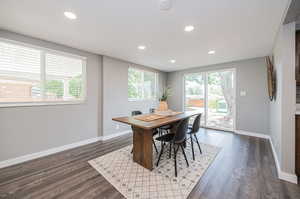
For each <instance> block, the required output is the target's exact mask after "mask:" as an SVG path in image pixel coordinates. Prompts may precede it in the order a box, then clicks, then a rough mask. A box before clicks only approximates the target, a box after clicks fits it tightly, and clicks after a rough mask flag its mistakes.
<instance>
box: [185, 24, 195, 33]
mask: <svg viewBox="0 0 300 199" xmlns="http://www.w3.org/2000/svg"><path fill="white" fill-rule="evenodd" d="M194 29H195V27H194V26H191V25H188V26H186V27H184V31H185V32H191V31H193V30H194Z"/></svg>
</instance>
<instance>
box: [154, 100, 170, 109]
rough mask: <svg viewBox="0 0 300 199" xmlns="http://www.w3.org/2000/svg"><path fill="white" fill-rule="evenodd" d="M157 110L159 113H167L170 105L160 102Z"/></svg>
mask: <svg viewBox="0 0 300 199" xmlns="http://www.w3.org/2000/svg"><path fill="white" fill-rule="evenodd" d="M157 110H158V111H167V110H169V108H168V103H167V102H166V101H160V102H159V105H158V109H157Z"/></svg>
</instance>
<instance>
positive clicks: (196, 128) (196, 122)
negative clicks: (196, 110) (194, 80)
mask: <svg viewBox="0 0 300 199" xmlns="http://www.w3.org/2000/svg"><path fill="white" fill-rule="evenodd" d="M200 121H201V114H199V115H197V116H196V118H195V120H194V123H193V126H191V127H189V128H188V134H189V135H190V141H191V146H192V154H193V160H195V153H194V141H196V143H197V145H198V148H199V151H200V154H202V150H201V147H200V143H199V141H198V138H197V133H198V131H199V129H200ZM193 136H194V138H193Z"/></svg>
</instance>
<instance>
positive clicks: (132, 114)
mask: <svg viewBox="0 0 300 199" xmlns="http://www.w3.org/2000/svg"><path fill="white" fill-rule="evenodd" d="M142 114H143V113H142V111H132V112H131V116H136V115H142ZM131 129H132V127H131ZM132 131H133V129H132ZM157 133H158V132H157V131H155V132H153V136H155V135H156V134H157ZM152 143H153V146H154V148H155V151H156V153H158V150H157V147H156V144H155V141H154V139H153V138H152ZM131 153H133V149H131Z"/></svg>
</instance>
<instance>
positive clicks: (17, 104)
mask: <svg viewBox="0 0 300 199" xmlns="http://www.w3.org/2000/svg"><path fill="white" fill-rule="evenodd" d="M0 42H3V43H8V44H13V45H18V46H23V47H26V48H32V49H34V50H39V51H40V52H41V53H40V55H41V59H40V76H41V79H40V82H41V85H42V88H41V89H42V90H44V87H45V83H46V54H47V53H49V54H53V55H58V56H64V57H69V58H76V59H80V60H81V61H82V97H81V98H80V99H78V100H57V101H51V100H46V99H44V100H43V98H44V91H43V92H42V93H41V95H42V101H40V102H36V101H35V102H34V101H33V102H0V108H5V107H26V106H49V105H68V104H84V103H86V98H87V71H86V70H87V69H86V66H87V58H86V57H83V56H80V55H76V54H71V53H67V52H64V51H60V50H54V49H50V48H45V47H41V46H37V45H32V44H28V43H25V42H20V41H15V40H11V39H6V38H2V37H0Z"/></svg>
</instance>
